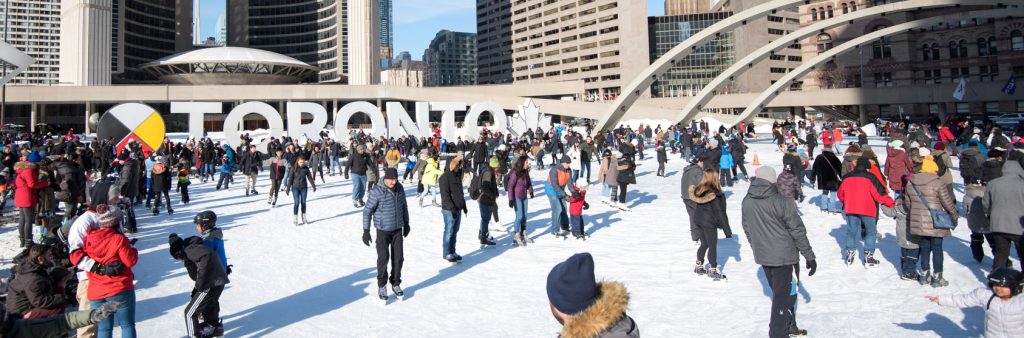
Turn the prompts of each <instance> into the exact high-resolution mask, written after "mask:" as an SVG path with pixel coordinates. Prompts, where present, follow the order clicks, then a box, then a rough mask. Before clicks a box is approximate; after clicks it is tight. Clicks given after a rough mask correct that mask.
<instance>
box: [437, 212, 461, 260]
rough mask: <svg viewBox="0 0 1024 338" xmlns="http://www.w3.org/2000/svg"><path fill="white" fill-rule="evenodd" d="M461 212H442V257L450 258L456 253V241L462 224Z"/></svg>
mask: <svg viewBox="0 0 1024 338" xmlns="http://www.w3.org/2000/svg"><path fill="white" fill-rule="evenodd" d="M459 212H461V210H456V211H455V212H451V211H448V210H444V209H442V210H441V216H444V238H443V239H442V246H444V248H443V251H442V257H448V255H451V254H454V253H455V239H456V237H458V234H459V225H460V223H462V214H460V213H459Z"/></svg>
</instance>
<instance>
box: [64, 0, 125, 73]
mask: <svg viewBox="0 0 1024 338" xmlns="http://www.w3.org/2000/svg"><path fill="white" fill-rule="evenodd" d="M117 5H118V4H117V1H111V0H63V1H61V7H62V10H61V12H62V13H61V17H60V22H61V26H62V27H63V29H62V30H61V31H60V45H61V47H60V57H59V59H58V62H59V63H58V67H59V79H60V83H61V84H62V85H69V86H89V85H99V86H105V85H109V84H110V82H111V72H112V70H113V69H111V67H113V66H115V65H114V64H112V63H111V62H112V53H116V52H118V51H119V50H118V49H115V48H114V45H113V41H112V40H113V39H114V38H116V37H117V36H118V34H120V32H119V31H118V32H115V31H113V26H112V23H117V21H116V20H118V19H117V17H116V16H114V15H113V13H112V11H113V9H114V7H113V6H117ZM104 37H106V38H104Z"/></svg>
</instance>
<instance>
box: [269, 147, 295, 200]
mask: <svg viewBox="0 0 1024 338" xmlns="http://www.w3.org/2000/svg"><path fill="white" fill-rule="evenodd" d="M275 152H276V153H277V156H274V157H271V158H270V192H269V193H267V204H270V207H271V208H273V207H274V206H276V205H277V196H278V193H280V191H281V182H283V181H284V178H285V176H286V175H285V174H286V173H287V172H288V170H287V169H285V168H287V166H289V165H290V164H289V163H288V160H287V159H285V157H284V149H281V148H280V147H278V148H277V149H276V150H275Z"/></svg>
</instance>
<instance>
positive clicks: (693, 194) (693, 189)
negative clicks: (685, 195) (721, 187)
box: [687, 185, 718, 204]
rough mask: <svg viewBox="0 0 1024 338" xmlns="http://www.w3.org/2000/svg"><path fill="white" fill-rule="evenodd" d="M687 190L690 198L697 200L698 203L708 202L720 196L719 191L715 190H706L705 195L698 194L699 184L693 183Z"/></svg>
mask: <svg viewBox="0 0 1024 338" xmlns="http://www.w3.org/2000/svg"><path fill="white" fill-rule="evenodd" d="M687 190H688V192H689V193H690V200H691V201H694V202H697V204H704V203H708V202H711V201H714V200H715V198H718V192H716V191H713V190H708V191H705V192H704V194H703V195H697V185H692V186H690V188H689V189H687Z"/></svg>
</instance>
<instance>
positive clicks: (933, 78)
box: [924, 69, 942, 84]
mask: <svg viewBox="0 0 1024 338" xmlns="http://www.w3.org/2000/svg"><path fill="white" fill-rule="evenodd" d="M939 83H942V70H939V69H931V70H928V69H926V70H925V71H924V84H939Z"/></svg>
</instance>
